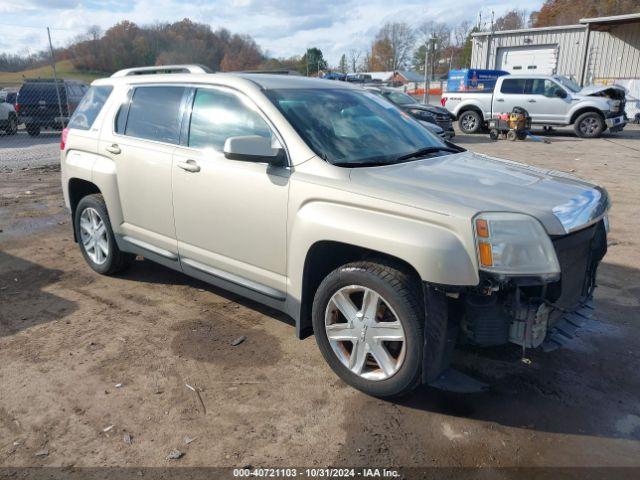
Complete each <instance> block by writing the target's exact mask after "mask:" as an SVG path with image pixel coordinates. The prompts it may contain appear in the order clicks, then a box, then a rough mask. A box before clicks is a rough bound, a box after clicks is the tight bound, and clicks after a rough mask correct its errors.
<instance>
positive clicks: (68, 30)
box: [0, 22, 86, 32]
mask: <svg viewBox="0 0 640 480" xmlns="http://www.w3.org/2000/svg"><path fill="white" fill-rule="evenodd" d="M0 25H2V26H5V27H16V28H33V29H35V30H42V31H46V30H47V27H46V26H42V27H36V26H33V25H17V24H15V23H1V22H0ZM50 29H51V30H59V31H61V32H85V31H86V29H80V28H57V27H50Z"/></svg>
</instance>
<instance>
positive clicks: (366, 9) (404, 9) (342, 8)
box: [0, 0, 542, 64]
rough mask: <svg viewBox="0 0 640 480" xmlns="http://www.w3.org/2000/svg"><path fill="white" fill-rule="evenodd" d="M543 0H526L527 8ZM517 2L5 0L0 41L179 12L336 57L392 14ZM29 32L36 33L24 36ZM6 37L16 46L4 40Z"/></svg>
mask: <svg viewBox="0 0 640 480" xmlns="http://www.w3.org/2000/svg"><path fill="white" fill-rule="evenodd" d="M541 3H542V0H523V1H521V2H518V5H517V6H518V8H526V9H528V10H529V11H531V10H534V9H537V8H539V7H540V5H541ZM513 7H514V3H513V2H512V1H510V0H484V1H478V0H428V1H425V0H403V1H402V2H390V1H389V0H306V1H299V0H298V1H296V0H293V1H291V0H186V1H180V0H132V1H125V0H105V1H100V0H84V1H82V0H48V1H45V0H26V1H23V2H20V5H19V7H16V2H15V0H0V12H2V17H0V18H1V20H0V22H1V23H2V25H0V29H1V31H2V35H3V36H4V42H3V49H4V50H5V51H7V50H8V51H12V52H18V51H23V50H24V49H25V48H28V49H29V50H31V51H37V50H39V49H42V48H44V47H45V46H46V45H44V44H43V39H44V38H46V35H44V36H43V35H42V32H44V31H45V27H46V26H47V25H48V26H50V27H52V29H53V30H52V36H53V39H54V43H55V44H57V45H61V46H62V45H66V44H67V43H68V42H69V41H70V40H71V39H72V38H73V37H75V36H77V35H79V34H81V33H84V32H85V31H86V29H87V28H88V27H89V26H91V25H99V26H100V27H102V28H103V29H106V28H109V27H110V26H111V25H113V24H114V23H116V22H118V21H121V20H131V21H133V22H136V23H138V24H148V23H154V22H173V21H177V20H180V19H182V18H185V17H186V18H190V19H192V20H194V21H198V22H203V23H208V24H210V25H211V27H212V28H213V29H216V28H219V27H224V28H227V29H229V30H231V31H232V32H234V33H244V34H248V35H251V36H252V37H254V39H255V40H256V41H257V42H258V44H259V45H260V46H262V48H263V49H265V50H266V51H267V52H268V53H269V54H270V55H273V56H277V57H287V56H290V55H295V54H302V53H304V51H305V49H306V48H308V47H311V46H317V47H319V48H321V49H322V51H323V52H324V54H325V57H326V58H327V59H328V60H329V62H330V63H331V64H336V63H337V62H338V60H339V58H340V55H342V53H345V52H347V51H348V50H350V49H352V48H357V49H361V50H364V49H366V48H367V47H368V45H369V44H370V42H371V39H372V38H373V36H374V35H375V32H376V31H377V30H378V29H379V28H380V27H381V26H382V25H383V24H384V23H385V22H388V21H405V22H408V23H410V24H412V25H418V24H420V23H421V22H424V21H428V20H433V21H438V22H444V23H448V24H450V25H452V26H453V25H455V24H457V23H459V22H460V21H462V20H471V21H475V20H476V18H477V14H478V12H479V11H480V10H481V9H482V12H483V17H484V18H485V19H488V18H489V17H490V15H491V10H494V11H495V15H496V16H499V15H501V14H502V13H504V12H506V11H507V10H509V9H511V8H513ZM25 33H32V34H33V35H32V36H30V38H32V40H29V39H25ZM7 43H11V47H9V48H7Z"/></svg>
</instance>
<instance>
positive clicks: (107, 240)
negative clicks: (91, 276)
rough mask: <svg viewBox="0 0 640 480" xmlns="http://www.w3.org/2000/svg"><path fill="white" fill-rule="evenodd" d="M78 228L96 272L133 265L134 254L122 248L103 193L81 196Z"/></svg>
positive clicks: (83, 248)
mask: <svg viewBox="0 0 640 480" xmlns="http://www.w3.org/2000/svg"><path fill="white" fill-rule="evenodd" d="M74 228H75V231H76V238H77V239H78V245H79V246H80V251H81V252H82V256H83V257H84V259H85V261H86V262H87V263H88V264H89V266H90V267H91V268H92V269H93V270H95V271H96V272H98V273H101V274H103V275H112V274H114V273H117V272H120V271H122V270H124V269H126V268H127V267H129V266H130V265H131V262H132V261H133V259H134V256H133V255H132V254H130V253H125V252H122V251H121V250H120V249H119V248H118V245H117V244H116V240H115V237H114V235H113V229H112V228H111V222H110V220H109V214H108V213H107V206H106V204H105V202H104V199H103V198H102V195H100V194H93V195H87V196H86V197H83V198H82V200H80V202H79V203H78V206H77V208H76V212H75V216H74Z"/></svg>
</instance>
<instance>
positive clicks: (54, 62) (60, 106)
mask: <svg viewBox="0 0 640 480" xmlns="http://www.w3.org/2000/svg"><path fill="white" fill-rule="evenodd" d="M47 36H48V37H49V50H50V51H51V68H52V69H53V83H54V84H55V87H56V97H58V111H59V112H60V121H61V122H64V120H62V118H63V117H64V115H63V114H62V101H61V100H60V91H59V90H58V73H57V72H56V58H55V57H54V55H53V44H52V43H51V30H49V27H47ZM62 128H64V124H63V125H62Z"/></svg>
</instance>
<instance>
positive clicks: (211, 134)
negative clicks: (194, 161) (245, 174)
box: [189, 89, 271, 151]
mask: <svg viewBox="0 0 640 480" xmlns="http://www.w3.org/2000/svg"><path fill="white" fill-rule="evenodd" d="M245 135H259V136H261V137H266V138H271V129H270V128H269V126H268V125H267V123H266V122H265V121H264V120H263V119H262V117H261V116H260V115H259V114H258V112H256V111H255V110H254V109H253V108H251V107H250V106H249V105H248V104H246V103H244V102H243V101H242V100H241V99H240V98H239V97H238V96H237V95H235V94H233V93H231V92H224V91H220V90H207V89H202V90H198V91H197V92H196V96H195V99H194V101H193V110H192V114H191V125H190V128H189V146H190V147H193V148H209V147H211V148H214V149H216V150H219V151H222V149H223V147H224V142H225V141H226V140H227V138H229V137H238V136H245Z"/></svg>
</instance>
